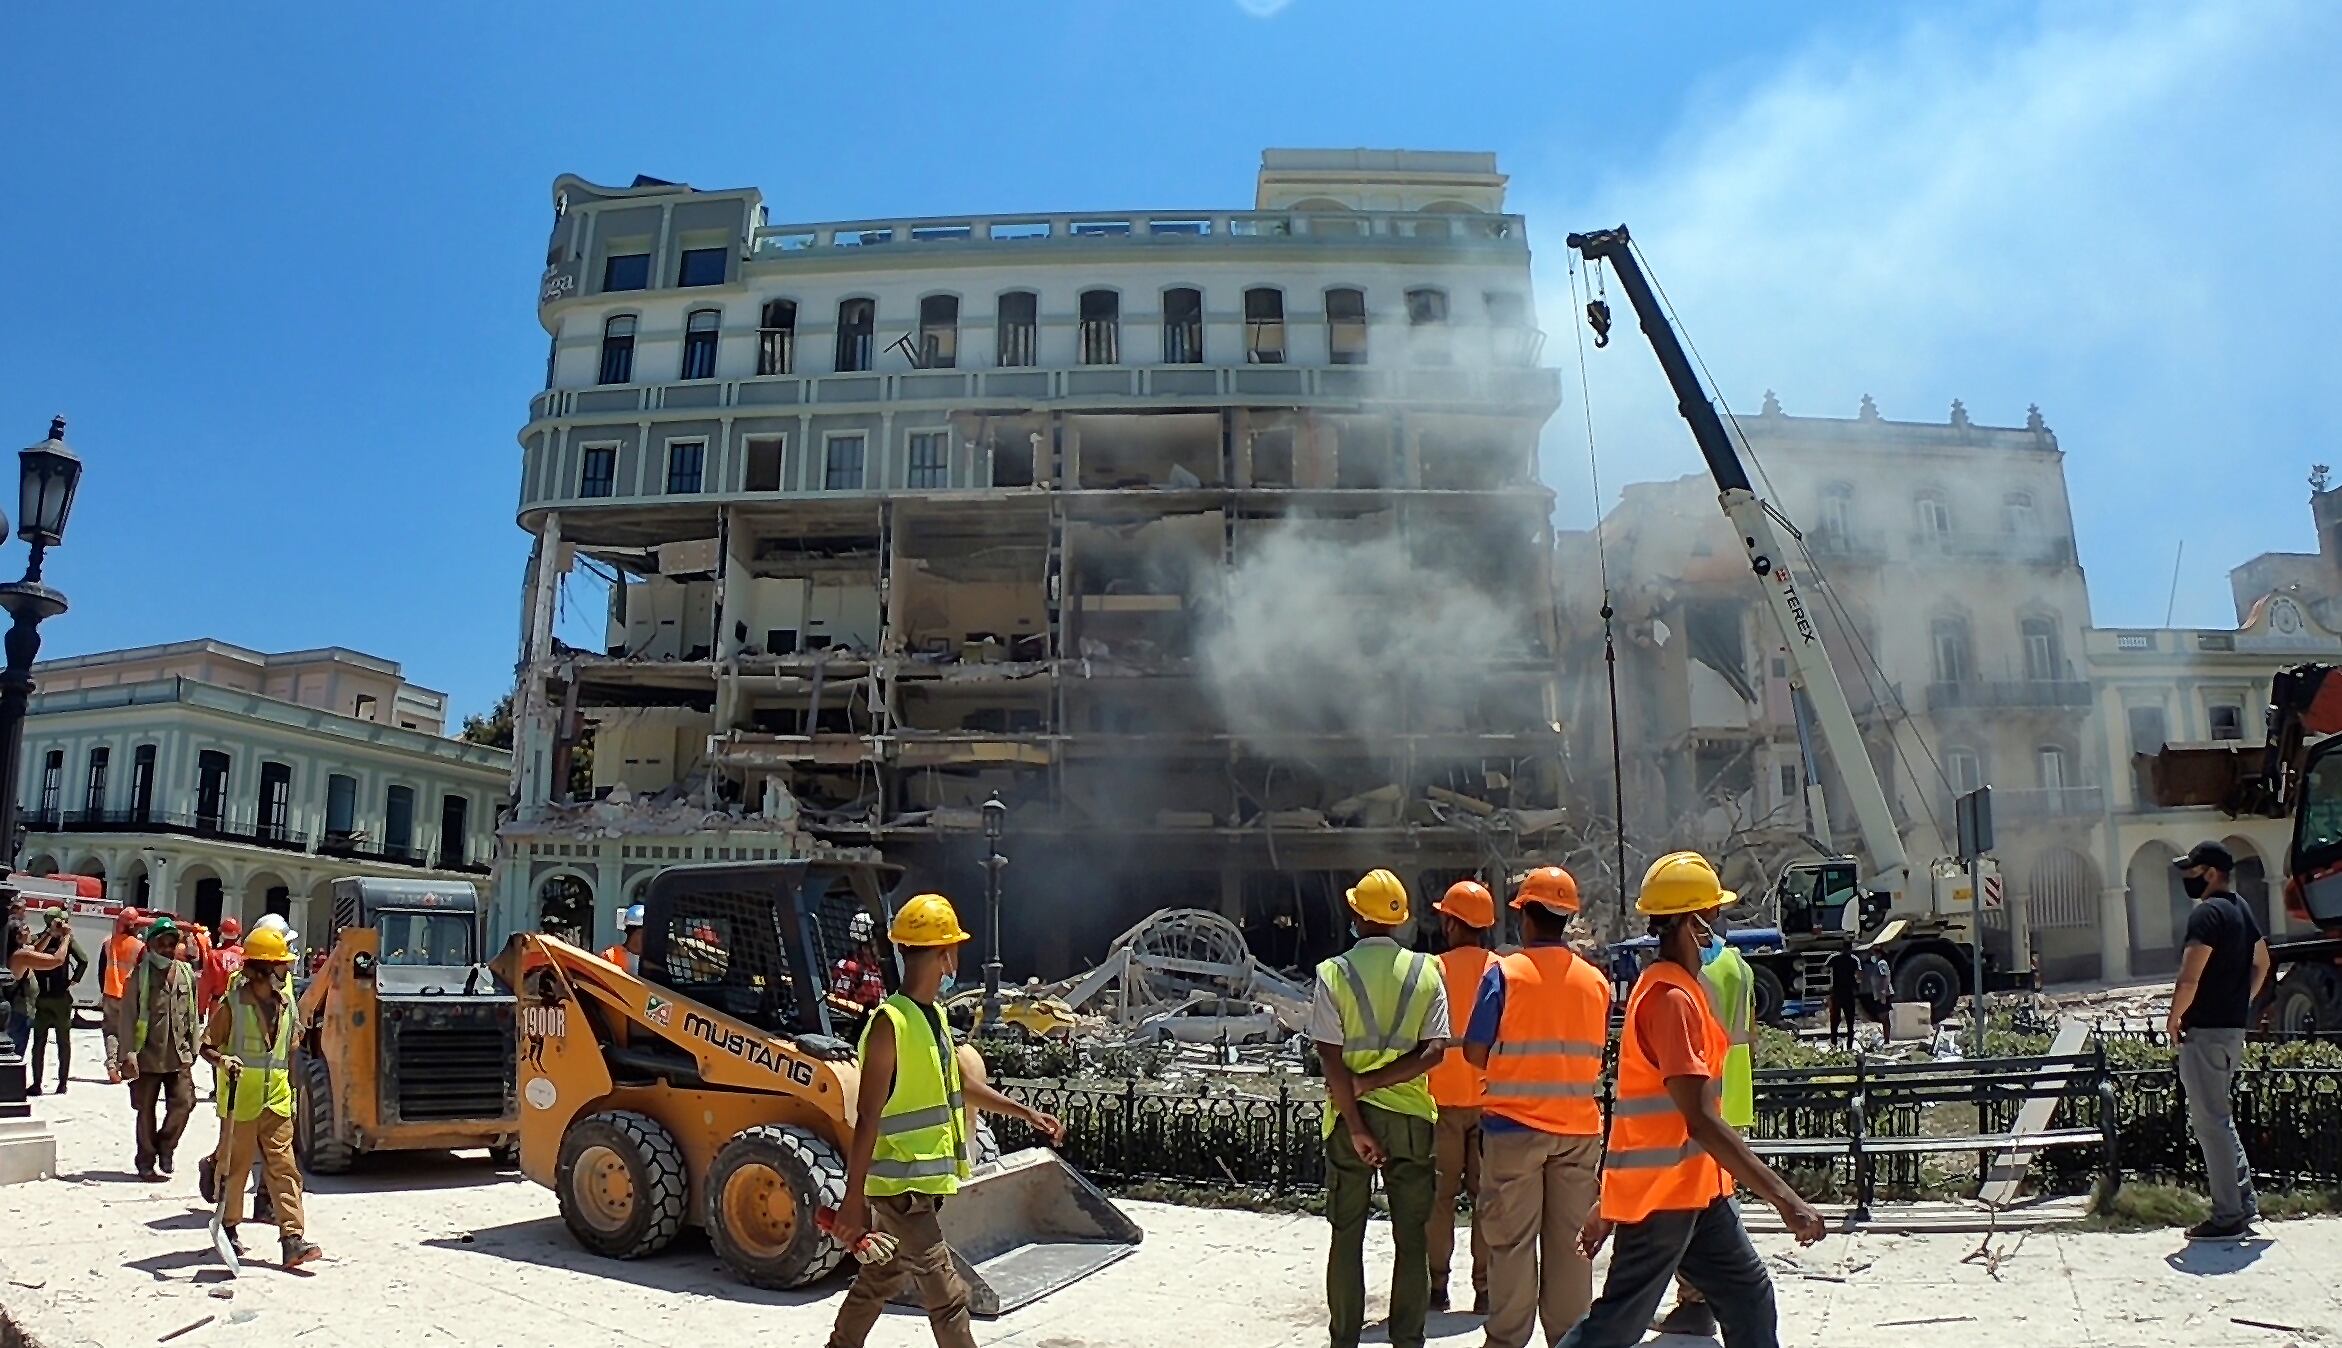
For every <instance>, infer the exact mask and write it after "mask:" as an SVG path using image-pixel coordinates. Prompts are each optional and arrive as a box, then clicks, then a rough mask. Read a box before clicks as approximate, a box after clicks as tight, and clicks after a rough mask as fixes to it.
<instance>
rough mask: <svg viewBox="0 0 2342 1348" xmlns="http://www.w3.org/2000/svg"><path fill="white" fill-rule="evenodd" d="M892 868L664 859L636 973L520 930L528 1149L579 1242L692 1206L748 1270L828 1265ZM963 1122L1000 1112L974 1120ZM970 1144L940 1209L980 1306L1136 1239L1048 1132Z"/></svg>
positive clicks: (627, 1236)
mask: <svg viewBox="0 0 2342 1348" xmlns="http://www.w3.org/2000/svg"><path fill="white" fill-rule="evenodd" d="M900 878H901V872H900V870H899V869H897V868H894V867H889V866H882V865H878V864H875V863H865V862H836V861H792V862H767V863H758V864H753V865H715V866H679V867H675V868H672V869H670V870H667V871H663V872H661V873H659V874H658V875H657V876H655V877H653V879H652V881H651V884H650V886H649V889H648V891H647V892H646V893H645V895H644V897H643V949H642V959H641V969H642V972H641V974H640V975H639V976H637V975H635V974H630V973H628V972H627V971H626V970H625V969H623V968H620V967H619V966H617V965H614V964H611V963H610V962H608V961H607V960H604V959H602V958H600V957H599V956H597V955H593V954H590V953H588V952H586V951H583V950H580V949H578V948H577V947H575V946H572V945H569V944H568V943H566V942H564V941H561V940H559V939H557V938H555V937H551V936H546V935H542V934H539V933H533V932H532V933H522V934H519V935H516V936H514V937H513V938H512V940H511V942H510V943H509V944H508V945H507V946H506V947H505V950H504V953H503V955H502V956H501V957H500V958H499V959H498V961H497V971H498V972H499V973H500V974H502V975H503V976H504V978H505V979H506V981H507V982H509V983H510V984H511V986H512V987H513V988H514V989H515V990H516V992H517V993H518V995H519V999H520V1002H519V1028H520V1035H519V1051H518V1079H519V1085H520V1097H521V1101H522V1106H523V1107H522V1109H521V1127H520V1166H521V1171H522V1173H524V1174H526V1175H527V1176H528V1177H529V1178H530V1179H532V1180H535V1181H536V1182H537V1183H539V1184H542V1185H545V1186H546V1187H548V1188H550V1189H552V1190H553V1191H554V1193H555V1194H556V1195H557V1196H558V1197H559V1200H560V1205H561V1216H562V1219H563V1221H564V1222H566V1223H567V1224H568V1226H569V1229H570V1231H571V1233H572V1234H574V1235H575V1236H576V1237H577V1239H578V1242H579V1243H580V1244H582V1245H584V1246H585V1247H586V1248H587V1249H589V1250H592V1251H594V1252H596V1253H598V1254H604V1255H609V1256H612V1257H615V1258H620V1259H633V1258H639V1257H641V1256H643V1255H648V1254H655V1253H657V1252H658V1251H659V1250H661V1249H664V1248H665V1247H666V1246H667V1245H668V1244H669V1243H670V1242H671V1241H673V1240H674V1238H675V1236H676V1234H677V1233H678V1232H679V1231H681V1229H682V1228H683V1227H684V1226H686V1225H698V1226H702V1227H705V1228H706V1230H707V1233H708V1236H709V1239H710V1241H711V1242H712V1243H713V1244H714V1246H715V1249H716V1253H717V1255H718V1256H719V1257H720V1258H722V1260H723V1261H724V1263H725V1264H726V1265H727V1266H728V1267H730V1268H731V1270H732V1271H733V1272H734V1274H736V1275H737V1276H738V1277H739V1278H740V1279H741V1280H742V1281H743V1282H747V1283H750V1284H752V1285H754V1286H758V1287H772V1288H786V1287H796V1286H801V1285H803V1284H805V1283H808V1282H812V1281H814V1280H816V1279H818V1278H820V1277H822V1276H824V1275H825V1274H827V1273H829V1272H830V1271H831V1270H832V1269H834V1268H836V1267H837V1266H838V1263H839V1261H840V1260H841V1259H842V1258H843V1256H844V1253H845V1251H844V1250H843V1249H842V1248H841V1247H840V1246H839V1245H838V1244H837V1242H835V1241H833V1240H831V1239H830V1238H829V1236H828V1235H827V1234H826V1233H825V1232H823V1231H822V1230H821V1228H820V1225H819V1223H818V1220H817V1219H818V1215H819V1213H820V1212H821V1210H822V1209H824V1208H834V1207H835V1206H836V1205H837V1204H838V1202H839V1201H840V1200H841V1199H842V1198H843V1196H844V1192H845V1181H846V1163H845V1159H844V1158H845V1152H846V1148H847V1145H848V1143H849V1141H850V1140H851V1138H852V1135H853V1127H854V1109H855V1101H856V1099H857V1092H858V1089H859V1081H860V1075H859V1072H858V1070H857V1068H856V1064H855V1062H854V1049H853V1043H854V1041H855V1039H856V1038H857V1037H858V1036H859V1034H860V1031H861V1024H862V1020H863V1018H864V1017H865V1016H866V1015H867V1014H868V1006H869V1004H870V1003H871V1002H873V1001H875V999H876V994H878V993H881V992H884V991H891V990H892V989H894V988H895V987H896V986H897V980H898V978H899V971H898V969H897V968H896V966H895V961H894V959H893V957H892V954H891V952H886V951H884V950H883V948H882V947H878V946H875V945H873V944H872V943H871V942H870V941H868V940H867V939H857V937H858V936H862V937H866V936H867V934H868V933H869V932H870V931H872V930H873V929H875V930H877V931H884V930H886V929H887V926H888V924H889V922H890V921H891V920H892V911H891V910H892V902H891V897H892V896H891V891H892V889H893V888H894V887H895V886H896V885H897V884H898V883H899V881H900ZM857 913H862V914H867V915H868V916H867V917H866V918H865V919H864V920H863V921H861V922H856V921H855V919H854V915H855V914H857ZM874 962H875V964H876V966H877V968H878V971H879V975H880V977H879V984H880V986H878V987H876V988H874V987H872V986H871V985H870V983H869V982H868V981H867V980H866V978H865V976H864V973H865V971H866V970H868V969H869V968H870V967H871V966H872V965H873V963H874ZM960 1056H961V1063H962V1067H963V1071H965V1072H968V1073H970V1074H980V1073H981V1072H982V1064H981V1062H980V1061H979V1060H978V1059H977V1058H976V1055H975V1054H974V1052H973V1051H972V1050H970V1049H968V1048H966V1047H965V1046H963V1047H962V1048H961V1049H960ZM972 1112H973V1111H971V1113H972ZM968 1135H969V1137H970V1138H971V1139H982V1138H987V1137H988V1136H989V1133H988V1132H987V1131H985V1130H983V1129H980V1128H979V1127H977V1126H975V1125H974V1122H973V1120H971V1126H970V1128H969V1131H968ZM978 1147H979V1151H978V1155H976V1156H975V1157H973V1158H971V1160H972V1162H973V1163H974V1164H975V1167H976V1172H975V1175H974V1178H972V1179H971V1180H969V1181H967V1182H965V1183H964V1184H963V1185H962V1186H961V1189H960V1192H959V1195H958V1196H957V1197H955V1198H954V1199H952V1201H951V1202H949V1203H948V1204H946V1205H945V1206H944V1211H943V1228H944V1234H945V1236H946V1237H947V1238H948V1239H949V1241H950V1243H951V1245H952V1249H953V1253H954V1254H955V1255H956V1256H958V1258H959V1260H960V1265H961V1267H960V1272H961V1274H962V1276H963V1277H965V1278H966V1280H967V1282H968V1286H969V1291H970V1308H971V1309H972V1310H973V1311H974V1312H975V1313H976V1314H978V1315H998V1314H1001V1313H1002V1312H1004V1311H1008V1310H1013V1309H1015V1308H1016V1307H1017V1306H1019V1305H1022V1304H1024V1303H1025V1302H1028V1301H1031V1300H1033V1299H1034V1298H1036V1297H1039V1296H1042V1295H1045V1294H1047V1293H1048V1292H1050V1291H1053V1290H1055V1289H1056V1288H1058V1287H1062V1286H1064V1285H1066V1284H1067V1283H1070V1282H1072V1281H1074V1280H1076V1279H1078V1278H1081V1277H1085V1276H1087V1275H1088V1274H1090V1273H1092V1272H1094V1271H1096V1270H1097V1269H1099V1268H1102V1267H1104V1266H1105V1265H1107V1264H1109V1263H1111V1262H1113V1261H1114V1260H1116V1259H1118V1258H1121V1257H1122V1256H1124V1255H1126V1254H1128V1253H1130V1252H1131V1251H1132V1250H1133V1249H1134V1248H1136V1246H1137V1244H1138V1241H1139V1237H1140V1233H1139V1229H1138V1226H1137V1225H1136V1224H1135V1223H1134V1222H1132V1221H1131V1220H1130V1218H1129V1217H1127V1216H1126V1215H1124V1214H1123V1213H1122V1212H1121V1211H1120V1210H1119V1209H1117V1208H1116V1207H1115V1206H1114V1204H1113V1203H1112V1202H1110V1201H1109V1200H1108V1199H1107V1198H1106V1197H1105V1196H1104V1195H1103V1194H1101V1193H1100V1192H1099V1191H1098V1190H1097V1189H1096V1188H1095V1187H1094V1186H1092V1185H1091V1184H1090V1183H1089V1181H1088V1180H1086V1179H1084V1178H1082V1176H1080V1175H1079V1174H1077V1173H1075V1172H1074V1171H1073V1170H1072V1169H1071V1168H1070V1167H1068V1166H1067V1165H1066V1164H1065V1163H1064V1162H1063V1161H1062V1160H1060V1159H1059V1158H1058V1157H1057V1155H1056V1154H1055V1153H1054V1152H1051V1151H1048V1150H1046V1149H1033V1150H1028V1151H1022V1152H1018V1153H1016V1154H1014V1155H1011V1156H1008V1157H1006V1158H997V1159H996V1158H994V1157H992V1156H989V1155H986V1154H984V1148H983V1145H982V1143H981V1142H979V1144H978Z"/></svg>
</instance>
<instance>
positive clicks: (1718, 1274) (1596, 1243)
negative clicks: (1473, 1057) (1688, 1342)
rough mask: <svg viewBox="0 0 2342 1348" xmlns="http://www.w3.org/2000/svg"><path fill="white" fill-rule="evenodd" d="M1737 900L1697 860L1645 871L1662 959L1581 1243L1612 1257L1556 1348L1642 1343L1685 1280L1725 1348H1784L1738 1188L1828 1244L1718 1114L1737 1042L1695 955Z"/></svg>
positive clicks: (1806, 1239) (1634, 1005) (1635, 1021)
mask: <svg viewBox="0 0 2342 1348" xmlns="http://www.w3.org/2000/svg"><path fill="white" fill-rule="evenodd" d="M1734 902H1737V896H1736V895H1734V894H1733V893H1732V892H1731V891H1729V890H1727V889H1725V888H1724V887H1723V885H1722V883H1721V882H1720V881H1719V880H1718V879H1717V877H1716V870H1715V867H1714V866H1712V865H1710V864H1709V863H1708V860H1707V858H1705V857H1702V856H1700V855H1699V854H1698V853H1696V852H1673V853H1670V854H1668V855H1667V856H1663V857H1661V858H1659V859H1658V860H1657V861H1654V862H1652V863H1651V868H1650V869H1649V870H1648V871H1646V872H1644V874H1643V886H1642V892H1641V894H1639V895H1638V896H1637V897H1636V900H1635V908H1636V910H1637V911H1638V912H1640V913H1642V914H1643V915H1644V917H1646V918H1648V919H1649V921H1650V929H1651V934H1652V935H1653V936H1655V937H1657V938H1658V941H1659V949H1658V952H1657V956H1656V958H1654V959H1653V960H1652V961H1651V965H1650V967H1649V968H1647V969H1645V970H1644V971H1643V974H1642V977H1641V978H1640V979H1639V980H1638V981H1637V982H1636V983H1635V989H1634V993H1633V995H1632V996H1630V997H1629V998H1628V999H1627V1004H1626V1028H1625V1031H1624V1033H1623V1036H1622V1037H1621V1039H1620V1042H1619V1048H1618V1093H1617V1097H1616V1100H1615V1102H1614V1104H1613V1105H1612V1107H1611V1115H1610V1145H1609V1149H1608V1151H1607V1152H1606V1153H1605V1155H1604V1157H1603V1167H1602V1201H1601V1205H1600V1207H1598V1208H1597V1209H1596V1210H1595V1212H1594V1214H1593V1215H1592V1216H1589V1217H1588V1218H1587V1219H1586V1224H1585V1227H1584V1229H1583V1231H1582V1232H1581V1233H1580V1235H1579V1239H1578V1249H1579V1252H1580V1253H1582V1254H1583V1255H1585V1256H1586V1257H1587V1258H1588V1259H1591V1258H1593V1257H1594V1255H1595V1253H1596V1252H1597V1251H1599V1250H1600V1249H1601V1248H1602V1246H1603V1244H1604V1242H1606V1241H1608V1240H1609V1239H1610V1238H1611V1236H1612V1235H1613V1233H1615V1234H1616V1236H1617V1238H1618V1246H1617V1248H1616V1249H1615V1250H1613V1251H1612V1252H1611V1256H1610V1271H1609V1274H1608V1276H1607V1278H1606V1279H1605V1280H1604V1282H1603V1285H1602V1295H1601V1296H1600V1298H1598V1299H1597V1300H1596V1301H1595V1302H1594V1304H1593V1306H1592V1308H1591V1309H1589V1310H1588V1311H1587V1312H1586V1315H1585V1318H1584V1319H1582V1320H1580V1321H1578V1323H1577V1324H1576V1326H1575V1327H1573V1328H1572V1329H1571V1330H1570V1331H1569V1333H1568V1334H1567V1335H1565V1336H1564V1337H1563V1338H1562V1340H1561V1344H1560V1348H1627V1345H1630V1344H1636V1343H1640V1342H1642V1339H1643V1336H1644V1335H1645V1334H1646V1333H1648V1332H1649V1330H1650V1327H1651V1315H1652V1313H1653V1312H1655V1311H1656V1310H1658V1308H1659V1301H1660V1298H1661V1297H1662V1296H1664V1295H1665V1294H1666V1291H1667V1288H1668V1286H1669V1284H1671V1283H1672V1282H1673V1281H1674V1280H1675V1276H1676V1273H1677V1272H1678V1270H1679V1269H1680V1271H1681V1272H1682V1274H1683V1276H1684V1277H1685V1278H1687V1279H1688V1280H1690V1282H1691V1283H1692V1284H1693V1285H1694V1286H1696V1287H1698V1288H1699V1289H1700V1290H1701V1291H1702V1292H1704V1293H1706V1294H1707V1300H1708V1305H1709V1307H1710V1308H1711V1309H1713V1310H1714V1312H1715V1314H1716V1321H1717V1323H1718V1325H1719V1326H1720V1327H1721V1328H1722V1330H1723V1334H1724V1342H1725V1344H1726V1345H1728V1348H1778V1345H1779V1343H1780V1316H1779V1312H1778V1310H1777V1308H1776V1306H1775V1304H1774V1298H1773V1280H1772V1278H1771V1276H1770V1275H1769V1274H1767V1273H1766V1271H1765V1262H1764V1260H1763V1259H1762V1258H1760V1257H1759V1256H1758V1254H1757V1252H1756V1247H1755V1246H1754V1245H1752V1244H1750V1243H1749V1239H1748V1231H1747V1228H1745V1227H1743V1226H1742V1225H1741V1222H1740V1208H1739V1205H1738V1204H1737V1203H1736V1202H1735V1201H1734V1200H1733V1197H1732V1194H1733V1187H1734V1181H1738V1182H1739V1183H1740V1184H1741V1185H1744V1186H1746V1187H1747V1188H1748V1190H1749V1191H1750V1192H1752V1193H1754V1194H1756V1195H1757V1196H1758V1197H1759V1198H1762V1199H1763V1200H1764V1201H1765V1202H1767V1203H1769V1204H1771V1205H1772V1207H1773V1209H1774V1210H1775V1211H1776V1212H1778V1213H1780V1214H1781V1221H1782V1223H1783V1224H1784V1225H1786V1226H1787V1227H1788V1228H1789V1232H1790V1234H1791V1235H1793V1236H1795V1237H1796V1238H1797V1241H1798V1243H1799V1244H1801V1245H1811V1244H1813V1243H1814V1242H1816V1241H1818V1240H1820V1239H1821V1238H1822V1236H1823V1234H1824V1228H1823V1225H1822V1219H1821V1214H1819V1213H1817V1212H1815V1211H1814V1210H1813V1208H1812V1207H1811V1206H1810V1205H1808V1204H1807V1203H1806V1201H1805V1200H1804V1199H1802V1198H1800V1197H1798V1196H1797V1192H1796V1190H1794V1189H1791V1188H1790V1187H1789V1185H1788V1183H1787V1182H1786V1181H1784V1180H1783V1179H1782V1178H1781V1177H1780V1176H1779V1175H1777V1174H1775V1173H1773V1171H1772V1169H1771V1168H1770V1167H1768V1166H1767V1165H1766V1164H1765V1163H1764V1162H1763V1161H1762V1160H1759V1159H1758V1158H1757V1155H1756V1153H1755V1152H1753V1151H1750V1150H1749V1148H1748V1143H1746V1142H1744V1141H1742V1140H1741V1136H1740V1134H1739V1133H1737V1132H1735V1131H1733V1129H1732V1126H1731V1125H1730V1124H1728V1123H1726V1122H1725V1121H1724V1117H1723V1115H1722V1113H1721V1112H1720V1107H1721V1106H1720V1102H1721V1098H1722V1094H1723V1089H1722V1087H1723V1078H1724V1072H1725V1061H1726V1059H1727V1057H1728V1056H1729V1055H1730V1052H1731V1047H1732V1041H1731V1035H1730V1034H1729V1033H1728V1032H1727V1031H1726V1030H1725V1028H1724V1023H1723V1022H1722V1021H1721V1020H1719V1019H1718V1018H1717V1016H1716V1013H1715V1010H1714V1009H1713V1008H1712V1007H1711V1006H1710V1005H1709V1002H1708V994H1707V990H1706V988H1705V987H1703V986H1702V984H1701V982H1700V955H1701V952H1702V951H1703V950H1704V949H1706V948H1707V947H1708V946H1709V944H1710V936H1711V933H1712V932H1713V930H1714V926H1713V923H1714V921H1715V919H1716V918H1717V917H1718V916H1719V915H1720V914H1721V912H1722V910H1723V909H1724V908H1726V907H1727V906H1729V905H1731V904H1732V903H1734Z"/></svg>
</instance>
